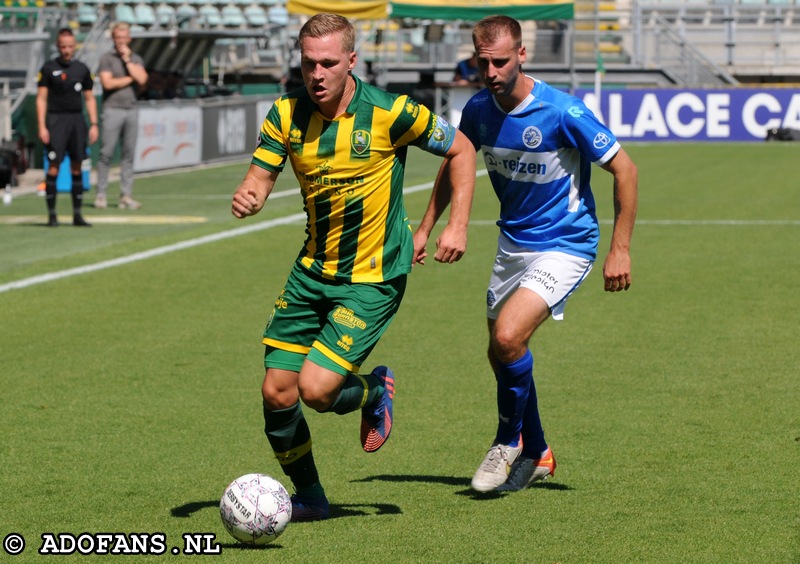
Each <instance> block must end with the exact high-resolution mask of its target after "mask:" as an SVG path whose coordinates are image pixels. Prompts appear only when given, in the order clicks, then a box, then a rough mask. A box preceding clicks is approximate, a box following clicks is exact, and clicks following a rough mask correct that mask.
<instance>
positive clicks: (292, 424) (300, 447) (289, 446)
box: [264, 402, 323, 492]
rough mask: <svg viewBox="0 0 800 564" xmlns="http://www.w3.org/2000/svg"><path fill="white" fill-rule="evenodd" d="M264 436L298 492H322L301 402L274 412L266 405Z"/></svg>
mask: <svg viewBox="0 0 800 564" xmlns="http://www.w3.org/2000/svg"><path fill="white" fill-rule="evenodd" d="M264 433H266V435H267V439H269V444H270V446H271V447H272V452H273V453H274V454H275V458H277V459H278V462H280V464H281V468H283V473H284V474H286V475H287V476H288V477H289V478H290V479H291V480H292V484H293V485H294V487H295V489H296V490H297V491H298V492H305V491H306V490H310V491H320V492H321V491H323V490H322V486H321V485H320V481H319V473H318V472H317V466H316V464H314V454H313V453H312V451H311V431H310V430H309V428H308V423H307V422H306V418H305V416H304V415H303V410H302V408H301V407H300V402H297V403H296V404H294V405H293V406H292V407H289V408H286V409H276V410H274V411H270V410H269V409H267V406H266V404H264Z"/></svg>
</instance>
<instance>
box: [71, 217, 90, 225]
mask: <svg viewBox="0 0 800 564" xmlns="http://www.w3.org/2000/svg"><path fill="white" fill-rule="evenodd" d="M72 225H74V226H75V227H91V226H92V224H91V223H89V222H88V221H86V220H85V219H83V216H82V215H76V216H75V217H73V218H72Z"/></svg>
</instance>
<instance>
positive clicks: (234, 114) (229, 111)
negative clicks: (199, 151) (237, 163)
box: [203, 100, 264, 162]
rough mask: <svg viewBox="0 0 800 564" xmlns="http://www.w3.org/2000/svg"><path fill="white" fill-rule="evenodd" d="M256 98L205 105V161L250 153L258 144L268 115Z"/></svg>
mask: <svg viewBox="0 0 800 564" xmlns="http://www.w3.org/2000/svg"><path fill="white" fill-rule="evenodd" d="M256 105H257V103H256V101H255V100H250V101H247V102H245V101H242V102H239V103H238V104H237V105H226V106H209V107H206V108H203V132H204V135H203V162H210V161H218V160H224V159H226V158H233V157H238V156H241V155H250V154H252V153H253V151H254V150H255V148H256V142H257V139H258V131H259V129H260V128H261V122H262V121H264V116H263V115H260V114H257V111H256Z"/></svg>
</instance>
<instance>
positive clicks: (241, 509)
mask: <svg viewBox="0 0 800 564" xmlns="http://www.w3.org/2000/svg"><path fill="white" fill-rule="evenodd" d="M219 514H220V516H221V517H222V524H223V525H225V529H226V530H227V531H228V532H229V533H230V534H231V536H232V537H233V538H235V539H236V540H238V541H240V542H243V543H245V544H252V545H263V544H267V543H270V542H272V541H274V540H275V539H276V538H278V537H279V536H280V534H281V533H282V532H283V531H284V530H285V529H286V526H287V525H288V524H289V521H291V519H292V501H291V498H290V497H289V493H288V492H287V491H286V488H284V487H283V485H281V483H280V482H279V481H278V480H276V479H275V478H271V477H270V476H266V475H264V474H246V475H244V476H241V477H239V478H236V479H235V480H234V481H233V482H231V483H230V485H229V486H228V487H227V488H225V493H224V494H222V499H221V500H220V502H219Z"/></svg>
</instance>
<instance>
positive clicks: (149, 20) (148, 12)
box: [133, 4, 157, 27]
mask: <svg viewBox="0 0 800 564" xmlns="http://www.w3.org/2000/svg"><path fill="white" fill-rule="evenodd" d="M133 13H134V15H135V17H136V23H137V24H139V25H140V26H143V27H152V26H154V25H155V24H156V21H157V20H156V12H155V10H153V7H152V6H151V5H149V4H136V6H134V7H133Z"/></svg>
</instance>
